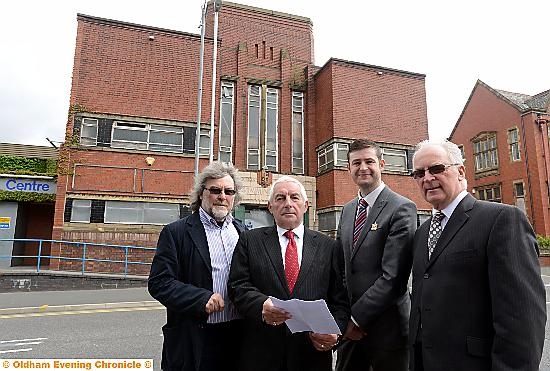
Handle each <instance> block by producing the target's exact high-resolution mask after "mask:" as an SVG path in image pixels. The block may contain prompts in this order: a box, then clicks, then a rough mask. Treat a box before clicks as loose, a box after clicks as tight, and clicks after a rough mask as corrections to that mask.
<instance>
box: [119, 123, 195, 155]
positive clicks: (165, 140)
mask: <svg viewBox="0 0 550 371" xmlns="http://www.w3.org/2000/svg"><path fill="white" fill-rule="evenodd" d="M201 137H202V136H201ZM111 147H113V148H124V149H139V150H150V151H159V152H176V153H182V152H183V128H182V127H178V126H165V125H154V124H140V123H130V122H115V123H114V125H113V134H112V140H111Z"/></svg>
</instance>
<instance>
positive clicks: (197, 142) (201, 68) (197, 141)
mask: <svg viewBox="0 0 550 371" xmlns="http://www.w3.org/2000/svg"><path fill="white" fill-rule="evenodd" d="M205 20H206V0H205V2H204V4H203V6H202V18H201V25H200V27H201V48H200V52H199V54H200V62H199V91H198V98H197V100H198V102H197V105H198V109H197V131H196V133H195V178H196V177H197V175H198V174H199V158H200V150H199V148H200V147H199V146H200V143H201V113H202V77H203V73H204V33H205V29H206V25H205Z"/></svg>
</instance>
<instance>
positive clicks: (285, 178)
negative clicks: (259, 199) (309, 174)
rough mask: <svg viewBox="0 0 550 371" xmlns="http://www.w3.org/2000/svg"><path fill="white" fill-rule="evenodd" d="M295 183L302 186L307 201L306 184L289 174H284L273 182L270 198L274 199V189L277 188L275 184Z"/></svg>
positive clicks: (301, 189)
mask: <svg viewBox="0 0 550 371" xmlns="http://www.w3.org/2000/svg"><path fill="white" fill-rule="evenodd" d="M287 182H288V183H294V184H297V185H298V186H299V187H300V193H301V194H302V198H303V199H304V201H307V194H306V189H305V188H304V185H303V184H302V183H300V181H299V180H298V179H296V178H293V177H291V176H289V175H283V176H282V177H280V178H278V179H277V180H276V181H275V182H273V184H272V185H271V188H270V189H269V197H268V200H269V201H272V198H273V196H274V195H273V190H274V189H275V186H276V185H277V184H279V183H287Z"/></svg>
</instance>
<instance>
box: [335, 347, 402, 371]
mask: <svg viewBox="0 0 550 371" xmlns="http://www.w3.org/2000/svg"><path fill="white" fill-rule="evenodd" d="M408 369H409V349H408V348H407V347H406V346H404V347H402V348H398V349H391V350H384V349H374V348H372V347H367V346H366V345H365V343H364V342H363V341H361V340H359V341H345V342H344V343H343V344H342V345H341V346H340V347H339V348H338V356H337V359H336V371H369V370H372V371H406V370H408Z"/></svg>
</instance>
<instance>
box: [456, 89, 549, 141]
mask: <svg viewBox="0 0 550 371" xmlns="http://www.w3.org/2000/svg"><path fill="white" fill-rule="evenodd" d="M478 86H483V87H485V88H486V89H487V90H489V91H490V92H492V93H493V94H494V95H496V96H497V97H498V98H500V99H502V100H503V101H505V102H507V103H508V104H510V105H512V106H514V107H516V108H517V109H518V111H520V112H528V111H547V110H548V109H550V90H546V91H543V92H542V93H538V94H536V95H528V94H521V93H513V92H510V91H506V90H498V89H493V88H492V87H490V86H489V85H487V84H486V83H484V82H483V81H481V80H477V82H476V84H475V86H474V88H473V89H472V92H471V93H470V96H469V97H468V101H467V102H466V104H465V105H464V108H463V109H462V112H461V113H460V116H459V117H458V120H456V123H455V126H454V128H453V130H452V131H451V135H449V138H452V136H453V134H454V132H455V130H456V128H457V127H458V123H459V122H460V120H461V119H462V115H464V111H465V110H466V107H468V105H469V104H470V100H471V99H472V96H473V95H474V91H475V90H476V89H477V87H478Z"/></svg>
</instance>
